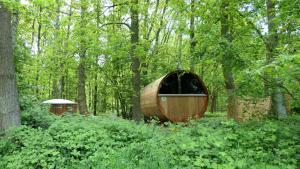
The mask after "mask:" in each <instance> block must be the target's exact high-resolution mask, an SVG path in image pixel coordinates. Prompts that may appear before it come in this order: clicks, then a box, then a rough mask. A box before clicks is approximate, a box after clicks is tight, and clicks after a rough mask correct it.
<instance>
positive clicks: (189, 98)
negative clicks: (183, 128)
mask: <svg viewBox="0 0 300 169" xmlns="http://www.w3.org/2000/svg"><path fill="white" fill-rule="evenodd" d="M180 72H181V71H180ZM174 73H178V71H174V72H171V73H169V74H167V75H165V76H163V77H161V78H159V79H157V80H155V81H154V82H152V83H150V84H149V85H147V86H146V87H145V88H144V89H142V91H141V110H142V112H143V113H144V114H145V116H148V117H150V116H157V117H158V118H159V119H160V120H161V121H167V120H170V121H172V122H185V121H188V120H189V119H197V118H201V117H203V115H204V112H205V111H206V109H207V106H208V91H207V88H206V87H205V84H204V83H203V81H202V80H201V79H200V77H199V76H198V75H196V74H194V73H191V72H187V73H191V74H193V75H194V76H195V77H196V78H198V80H199V82H200V83H201V85H202V86H203V88H204V93H205V94H159V93H158V92H159V89H160V88H161V85H162V82H163V81H164V80H165V79H166V78H167V77H168V76H170V75H172V74H174Z"/></svg>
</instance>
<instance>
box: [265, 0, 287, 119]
mask: <svg viewBox="0 0 300 169" xmlns="http://www.w3.org/2000/svg"><path fill="white" fill-rule="evenodd" d="M275 6H276V0H266V7H267V24H268V37H267V39H266V49H267V54H266V55H267V64H271V63H272V62H273V61H274V59H275V57H276V48H277V46H278V42H279V38H278V33H277V29H278V24H276V21H275V17H276V7H275ZM275 74H276V72H275ZM268 77H270V78H271V80H270V82H271V84H269V85H268V87H269V90H268V91H271V110H270V115H272V116H277V117H278V118H284V117H287V111H286V107H285V97H284V93H283V91H282V88H281V87H280V86H282V79H281V78H280V77H278V76H276V77H271V76H270V75H268Z"/></svg>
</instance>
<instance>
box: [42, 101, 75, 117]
mask: <svg viewBox="0 0 300 169" xmlns="http://www.w3.org/2000/svg"><path fill="white" fill-rule="evenodd" d="M43 104H49V105H50V109H49V111H50V112H52V113H54V114H56V115H62V114H64V113H65V112H74V113H76V112H77V103H75V102H73V101H70V100H65V99H52V100H47V101H44V102H43Z"/></svg>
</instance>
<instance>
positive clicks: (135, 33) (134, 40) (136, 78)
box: [130, 0, 142, 122]
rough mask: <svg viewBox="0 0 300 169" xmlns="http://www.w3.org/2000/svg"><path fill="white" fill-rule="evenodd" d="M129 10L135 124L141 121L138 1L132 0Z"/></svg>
mask: <svg viewBox="0 0 300 169" xmlns="http://www.w3.org/2000/svg"><path fill="white" fill-rule="evenodd" d="M131 2H132V4H131V8H130V18H131V25H130V31H131V40H130V41H131V49H130V55H131V59H132V68H131V70H132V73H133V79H132V83H133V96H132V106H133V107H132V113H133V119H134V120H135V121H137V122H139V121H141V119H142V114H141V106H140V88H141V87H140V84H141V77H140V74H141V72H140V64H141V63H140V58H139V57H138V56H137V55H138V53H137V50H136V49H137V45H138V43H139V11H138V7H139V1H138V0H132V1H131Z"/></svg>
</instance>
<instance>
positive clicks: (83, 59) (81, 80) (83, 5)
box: [77, 0, 88, 115]
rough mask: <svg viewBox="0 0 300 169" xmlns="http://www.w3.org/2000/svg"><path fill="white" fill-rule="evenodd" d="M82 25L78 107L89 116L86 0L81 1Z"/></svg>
mask: <svg viewBox="0 0 300 169" xmlns="http://www.w3.org/2000/svg"><path fill="white" fill-rule="evenodd" d="M80 2H81V13H80V17H81V23H80V29H82V30H81V34H80V44H79V46H80V47H79V48H80V49H79V50H80V53H79V56H80V60H79V66H78V96H77V101H78V107H79V112H80V114H84V115H87V114H88V109H87V104H86V91H85V78H86V76H85V62H86V44H87V42H86V39H85V38H86V37H85V36H86V33H85V32H84V31H85V29H86V22H87V19H86V10H87V2H86V1H85V0H81V1H80Z"/></svg>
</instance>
